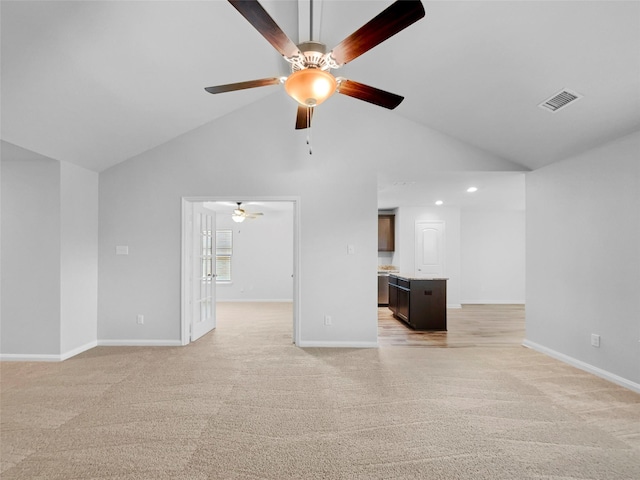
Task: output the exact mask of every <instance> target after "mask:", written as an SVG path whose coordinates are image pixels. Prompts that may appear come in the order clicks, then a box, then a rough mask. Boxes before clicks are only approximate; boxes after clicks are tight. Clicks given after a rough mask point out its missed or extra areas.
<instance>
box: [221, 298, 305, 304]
mask: <svg viewBox="0 0 640 480" xmlns="http://www.w3.org/2000/svg"><path fill="white" fill-rule="evenodd" d="M216 302H217V303H243V302H247V303H293V298H225V299H222V298H216Z"/></svg>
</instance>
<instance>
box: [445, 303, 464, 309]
mask: <svg viewBox="0 0 640 480" xmlns="http://www.w3.org/2000/svg"><path fill="white" fill-rule="evenodd" d="M447 308H462V305H461V304H459V303H447Z"/></svg>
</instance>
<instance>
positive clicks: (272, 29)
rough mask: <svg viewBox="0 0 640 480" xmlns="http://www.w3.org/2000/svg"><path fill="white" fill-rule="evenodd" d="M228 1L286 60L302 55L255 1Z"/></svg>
mask: <svg viewBox="0 0 640 480" xmlns="http://www.w3.org/2000/svg"><path fill="white" fill-rule="evenodd" d="M228 1H229V3H230V4H231V5H233V6H234V7H235V9H236V10H238V12H240V14H241V15H242V16H243V17H244V18H246V19H247V21H248V22H249V23H250V24H251V25H253V28H255V29H256V30H258V32H259V33H260V34H261V35H262V36H263V37H264V38H265V39H266V40H267V42H269V43H270V44H271V45H272V46H273V48H275V49H276V50H277V51H278V52H280V54H281V55H283V56H284V57H287V58H291V57H294V56H296V55H302V54H301V53H300V50H299V49H298V46H297V45H296V44H295V43H293V41H292V40H291V39H290V38H289V37H288V36H287V34H286V33H284V32H283V31H282V29H281V28H280V27H279V26H278V24H277V23H276V22H275V21H274V20H273V18H271V16H270V15H269V14H268V13H267V11H266V10H265V9H264V8H263V7H262V5H260V3H259V2H258V1H257V0H228Z"/></svg>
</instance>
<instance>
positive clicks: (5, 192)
mask: <svg viewBox="0 0 640 480" xmlns="http://www.w3.org/2000/svg"><path fill="white" fill-rule="evenodd" d="M1 165H2V218H1V222H2V225H1V227H2V241H1V243H2V287H1V288H2V295H1V297H2V307H1V309H2V316H1V323H0V327H1V333H2V335H1V336H2V341H1V344H0V352H1V353H2V355H3V358H10V357H7V356H11V355H30V356H32V357H33V358H35V356H44V357H43V358H53V357H54V356H57V355H59V353H60V167H59V163H58V162H56V161H55V160H51V159H47V158H45V157H42V156H40V155H37V154H34V153H32V152H28V151H26V150H23V149H21V148H19V147H16V146H14V145H11V144H8V143H6V142H2V163H1Z"/></svg>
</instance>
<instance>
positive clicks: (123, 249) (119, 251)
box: [116, 245, 129, 255]
mask: <svg viewBox="0 0 640 480" xmlns="http://www.w3.org/2000/svg"><path fill="white" fill-rule="evenodd" d="M116 255H129V247H128V246H127V245H117V246H116Z"/></svg>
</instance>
